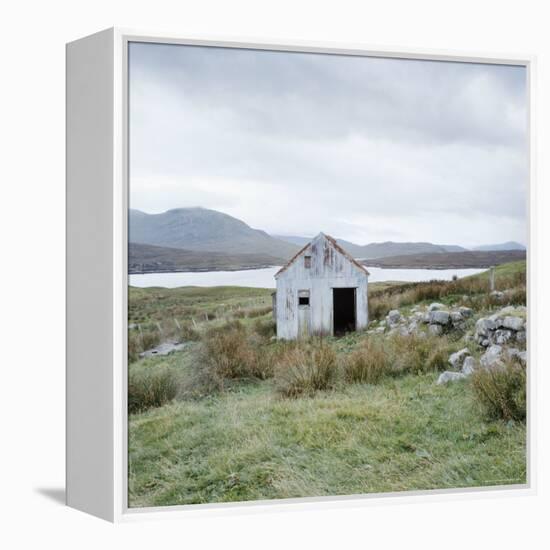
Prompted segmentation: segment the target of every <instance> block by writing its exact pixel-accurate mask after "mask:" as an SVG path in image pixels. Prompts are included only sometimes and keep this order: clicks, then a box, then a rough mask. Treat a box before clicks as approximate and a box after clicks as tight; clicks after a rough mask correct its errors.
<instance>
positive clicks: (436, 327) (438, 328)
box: [428, 325, 443, 336]
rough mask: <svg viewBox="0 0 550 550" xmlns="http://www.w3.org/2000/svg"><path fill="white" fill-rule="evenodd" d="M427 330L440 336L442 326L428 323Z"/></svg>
mask: <svg viewBox="0 0 550 550" xmlns="http://www.w3.org/2000/svg"><path fill="white" fill-rule="evenodd" d="M428 332H429V333H430V334H433V335H434V336H440V335H441V334H443V327H442V326H441V325H428Z"/></svg>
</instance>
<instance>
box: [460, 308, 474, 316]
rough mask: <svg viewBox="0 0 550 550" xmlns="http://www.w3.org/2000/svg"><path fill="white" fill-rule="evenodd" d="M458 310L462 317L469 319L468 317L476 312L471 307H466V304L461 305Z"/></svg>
mask: <svg viewBox="0 0 550 550" xmlns="http://www.w3.org/2000/svg"><path fill="white" fill-rule="evenodd" d="M458 311H459V312H460V314H461V315H462V317H463V318H465V319H467V318H468V317H471V316H472V315H473V314H474V312H473V310H472V308H471V307H466V306H460V307H459V308H458Z"/></svg>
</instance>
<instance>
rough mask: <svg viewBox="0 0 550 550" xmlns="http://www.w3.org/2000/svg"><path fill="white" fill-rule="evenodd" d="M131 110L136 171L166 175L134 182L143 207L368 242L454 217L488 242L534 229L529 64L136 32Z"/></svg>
mask: <svg viewBox="0 0 550 550" xmlns="http://www.w3.org/2000/svg"><path fill="white" fill-rule="evenodd" d="M130 113H131V114H130V126H131V129H130V133H131V181H132V178H135V179H136V180H137V179H139V180H140V181H143V180H144V179H147V180H148V181H149V182H155V181H157V184H156V185H155V184H151V185H148V186H138V185H137V184H136V185H135V186H134V187H132V199H133V200H134V201H135V202H137V203H138V204H139V205H140V206H141V207H142V208H144V209H145V210H147V209H148V208H149V209H162V208H171V207H174V206H186V205H187V206H188V205H196V204H199V203H202V205H203V206H210V207H214V206H213V205H215V206H217V207H218V208H225V209H226V211H228V213H230V214H233V215H236V214H237V213H238V214H239V215H240V216H242V217H243V219H244V220H245V221H247V222H248V223H251V224H252V225H256V226H257V227H261V228H263V229H266V230H271V231H273V232H275V231H277V232H285V233H292V232H296V231H298V230H300V231H307V232H308V233H309V234H313V233H316V232H317V231H318V230H319V229H321V226H323V227H324V229H325V230H327V231H331V232H333V233H336V232H337V231H342V232H344V233H345V234H342V233H338V236H340V237H343V238H346V237H348V236H350V235H353V234H358V235H359V234H360V233H361V234H362V235H364V238H365V239H366V240H374V238H373V239H370V238H369V237H370V236H371V235H374V234H377V235H378V234H380V235H382V234H383V235H387V238H393V236H392V235H399V234H402V235H403V238H407V239H410V240H413V239H414V240H417V239H418V240H421V239H424V238H426V237H425V235H427V234H429V233H430V229H429V228H428V225H427V224H426V223H424V220H425V218H426V217H428V218H432V220H433V225H434V226H439V227H440V228H441V227H443V224H442V223H441V220H442V219H443V217H445V216H447V217H449V216H450V217H452V218H453V219H454V220H455V222H454V223H457V224H458V223H460V220H461V219H462V220H464V221H468V222H470V223H473V226H475V227H476V230H477V235H476V239H477V240H479V242H483V241H485V240H495V239H494V238H493V236H494V234H495V227H496V228H499V227H500V228H501V229H500V231H501V232H502V233H505V234H506V238H504V236H503V238H502V240H508V239H509V238H510V239H512V238H514V239H516V240H524V238H525V215H526V212H525V187H526V181H527V162H526V145H525V144H526V124H525V121H526V98H525V71H524V69H522V68H520V67H512V66H496V65H482V64H465V63H447V62H428V61H411V60H395V59H376V58H357V57H342V56H330V55H312V54H296V53H283V52H265V51H253V50H234V49H221V48H203V47H189V46H166V45H151V44H132V45H131V49H130ZM161 178H164V181H167V180H168V179H170V181H172V182H177V183H172V184H170V185H166V186H163V185H161V184H160V183H158V182H160V180H161ZM192 180H195V181H200V182H201V183H200V185H191V183H190V182H191V181H192ZM224 182H226V183H227V185H228V186H235V185H237V186H238V185H242V186H243V189H245V188H246V189H247V193H248V195H247V197H246V200H245V198H244V197H241V199H239V196H238V194H237V195H235V194H234V193H232V192H229V190H226V189H225V187H224ZM245 184H246V185H245ZM134 190H135V192H134ZM233 191H234V189H233ZM155 193H157V195H158V194H160V196H156V195H155ZM281 196H283V197H286V199H287V200H286V203H287V204H286V206H285V205H284V204H281V201H280V197H281ZM182 202H183V203H182ZM148 205H149V206H148ZM262 209H263V212H262V216H259V215H258V211H260V212H261V211H262ZM304 209H307V212H306V213H305V214H304ZM285 218H286V219H285ZM396 218H398V219H397V221H396ZM283 219H285V223H286V225H285V226H284V227H283V226H282V220H283ZM352 219H362V222H361V224H359V225H362V227H363V229H361V228H360V227H359V228H357V229H355V230H354V229H353V227H356V226H357V224H355V223H351V224H350V223H349V220H352ZM365 219H371V220H372V219H376V220H378V223H376V224H372V223H370V224H369V223H367V222H366V221H365ZM337 220H339V221H337ZM346 220H348V222H346ZM399 220H401V221H399ZM472 220H473V221H472ZM489 220H491V221H490V223H489ZM252 222H254V223H252ZM396 223H400V224H401V227H399V228H396V227H395V224H396ZM304 224H306V225H304ZM495 224H496V225H495ZM325 225H331V228H326V227H325ZM373 225H374V228H373ZM285 228H286V230H285ZM420 231H421V232H422V235H419V234H416V233H415V232H420ZM433 232H434V233H437V232H436V231H433ZM520 233H521V234H520ZM446 234H448V235H449V237H450V236H452V235H453V234H457V235H459V234H460V232H458V231H455V229H454V228H449V227H446V228H444V229H443V234H442V235H441V239H438V240H447V241H448V240H449V239H445V235H446ZM423 235H424V236H423ZM495 236H496V235H495ZM474 244H475V243H474Z"/></svg>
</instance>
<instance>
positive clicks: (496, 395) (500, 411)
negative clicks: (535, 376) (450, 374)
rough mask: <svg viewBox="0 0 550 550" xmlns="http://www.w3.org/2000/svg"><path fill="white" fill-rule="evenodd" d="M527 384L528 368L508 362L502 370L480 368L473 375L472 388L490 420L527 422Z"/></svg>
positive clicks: (500, 368) (497, 368) (498, 368)
mask: <svg viewBox="0 0 550 550" xmlns="http://www.w3.org/2000/svg"><path fill="white" fill-rule="evenodd" d="M526 381H527V372H526V368H525V366H524V365H522V364H520V363H519V362H516V361H508V362H506V363H505V364H504V365H503V366H501V367H494V368H491V369H478V370H477V371H476V372H474V373H473V375H472V388H473V391H474V395H475V396H476V399H477V402H478V403H479V404H480V406H481V408H482V410H483V412H484V413H485V415H486V416H487V418H489V419H491V420H517V421H523V420H525V418H526V415H527V398H526V397H527V396H526Z"/></svg>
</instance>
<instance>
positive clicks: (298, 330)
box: [273, 233, 369, 340]
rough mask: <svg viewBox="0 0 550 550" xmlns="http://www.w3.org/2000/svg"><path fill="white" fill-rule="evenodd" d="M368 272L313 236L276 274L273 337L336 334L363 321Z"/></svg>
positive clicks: (324, 237)
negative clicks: (275, 327) (275, 324)
mask: <svg viewBox="0 0 550 550" xmlns="http://www.w3.org/2000/svg"><path fill="white" fill-rule="evenodd" d="M368 279H369V272H368V271H367V269H366V268H365V267H364V266H363V265H361V264H360V263H359V262H357V261H356V260H354V259H353V258H352V256H350V255H349V254H348V253H347V252H346V251H345V250H344V249H343V248H342V247H341V246H340V245H338V243H337V242H336V240H335V239H333V238H332V237H329V236H328V235H325V234H323V233H319V235H317V237H315V238H314V239H313V240H312V241H311V242H310V243H309V244H307V245H306V246H304V248H302V249H301V250H300V251H299V252H298V254H296V256H294V257H293V258H292V259H291V260H290V261H289V262H288V263H287V264H286V265H285V266H283V267H282V268H281V269H280V270H279V271H278V272H277V273H276V274H275V280H276V283H277V292H276V293H275V295H274V297H273V298H274V299H273V304H274V308H273V311H274V316H275V319H276V321H277V337H278V338H283V339H285V340H294V339H296V338H299V337H304V336H308V335H312V334H342V333H345V332H349V331H352V330H359V329H362V328H365V327H366V326H367V323H368Z"/></svg>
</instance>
